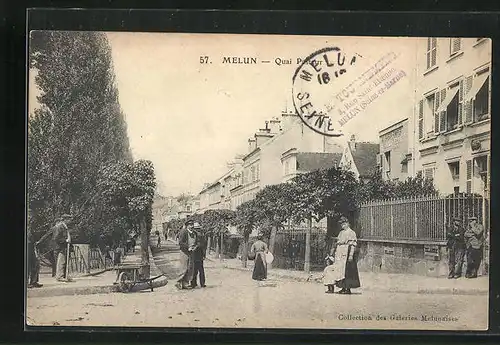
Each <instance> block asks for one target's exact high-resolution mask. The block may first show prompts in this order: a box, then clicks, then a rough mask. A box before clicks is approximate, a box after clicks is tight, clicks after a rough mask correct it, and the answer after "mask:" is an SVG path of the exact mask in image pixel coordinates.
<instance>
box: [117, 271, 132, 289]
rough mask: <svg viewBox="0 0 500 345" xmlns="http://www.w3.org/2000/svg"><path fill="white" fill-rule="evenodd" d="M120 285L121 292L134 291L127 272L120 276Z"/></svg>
mask: <svg viewBox="0 0 500 345" xmlns="http://www.w3.org/2000/svg"><path fill="white" fill-rule="evenodd" d="M118 284H120V290H121V292H130V290H131V289H132V284H130V280H129V279H128V275H127V273H126V272H121V273H120V275H119V276H118Z"/></svg>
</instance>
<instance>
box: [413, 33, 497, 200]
mask: <svg viewBox="0 0 500 345" xmlns="http://www.w3.org/2000/svg"><path fill="white" fill-rule="evenodd" d="M417 56H418V58H417V68H416V97H417V99H416V107H415V112H414V116H413V119H412V121H411V122H412V123H411V127H412V128H413V129H414V131H413V147H414V158H415V172H416V173H418V172H422V173H423V174H424V175H425V176H426V177H431V178H433V180H434V184H435V186H436V188H437V189H438V190H439V192H440V193H441V194H444V195H447V194H451V193H477V194H481V195H484V194H488V193H489V191H488V188H489V187H488V186H489V178H490V177H489V176H490V155H491V154H490V145H491V143H490V140H491V139H490V137H491V125H490V119H491V101H490V95H491V40H489V39H485V38H435V37H432V38H422V39H419V40H418V44H417Z"/></svg>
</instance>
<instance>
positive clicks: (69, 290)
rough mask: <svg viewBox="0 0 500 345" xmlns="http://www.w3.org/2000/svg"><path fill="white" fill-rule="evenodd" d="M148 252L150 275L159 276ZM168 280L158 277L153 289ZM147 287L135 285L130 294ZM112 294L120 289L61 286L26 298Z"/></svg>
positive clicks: (159, 272) (35, 291)
mask: <svg viewBox="0 0 500 345" xmlns="http://www.w3.org/2000/svg"><path fill="white" fill-rule="evenodd" d="M148 251H149V264H150V267H151V273H153V272H155V273H157V274H156V275H160V274H161V271H160V270H159V269H158V267H157V266H156V264H155V262H154V259H153V255H152V253H151V247H150V246H148ZM113 270H114V268H112V267H109V268H106V269H104V270H101V271H98V272H93V273H88V274H85V275H82V276H81V277H92V276H97V275H99V274H102V273H105V272H108V271H113ZM167 283H168V280H167V277H160V278H158V279H156V280H155V281H153V284H152V285H153V288H154V289H156V288H159V287H162V286H165V285H167ZM148 288H149V287H148V286H147V284H140V283H139V284H136V285H135V286H134V288H132V291H131V292H135V291H139V290H146V289H148ZM114 292H121V291H120V288H119V286H118V285H114V284H112V285H99V286H79V287H71V286H64V287H63V286H61V287H55V288H50V289H43V288H41V289H36V290H34V289H30V290H28V293H27V297H28V298H36V297H57V296H75V295H95V294H108V293H114Z"/></svg>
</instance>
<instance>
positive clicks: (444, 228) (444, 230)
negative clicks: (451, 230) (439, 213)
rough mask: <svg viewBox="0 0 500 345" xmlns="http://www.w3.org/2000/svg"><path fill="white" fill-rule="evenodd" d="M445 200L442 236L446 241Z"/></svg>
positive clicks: (444, 202) (444, 201) (444, 203)
mask: <svg viewBox="0 0 500 345" xmlns="http://www.w3.org/2000/svg"><path fill="white" fill-rule="evenodd" d="M446 200H447V199H443V235H444V238H445V239H446Z"/></svg>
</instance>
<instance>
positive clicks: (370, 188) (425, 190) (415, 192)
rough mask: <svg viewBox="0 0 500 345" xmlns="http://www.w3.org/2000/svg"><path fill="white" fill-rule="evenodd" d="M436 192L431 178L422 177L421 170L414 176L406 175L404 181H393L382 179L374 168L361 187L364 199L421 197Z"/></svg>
mask: <svg viewBox="0 0 500 345" xmlns="http://www.w3.org/2000/svg"><path fill="white" fill-rule="evenodd" d="M437 193H438V191H437V190H436V188H435V187H434V183H433V181H432V179H430V178H425V177H423V175H422V173H421V172H419V173H418V174H417V175H416V176H415V177H411V176H410V177H408V178H407V179H406V180H405V181H397V182H394V181H390V180H384V179H382V175H381V173H380V171H379V170H378V169H375V170H374V171H373V172H372V174H371V176H370V179H369V181H368V182H367V183H365V184H364V185H363V187H362V194H363V197H362V199H363V200H364V201H368V200H384V199H392V198H410V197H421V196H429V195H436V194H437Z"/></svg>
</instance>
